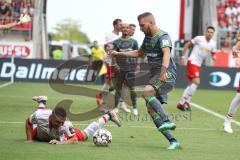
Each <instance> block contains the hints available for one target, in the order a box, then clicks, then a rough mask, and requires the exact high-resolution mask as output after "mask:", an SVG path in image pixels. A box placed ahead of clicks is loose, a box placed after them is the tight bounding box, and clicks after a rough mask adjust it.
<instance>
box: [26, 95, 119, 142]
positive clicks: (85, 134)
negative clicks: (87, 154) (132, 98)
mask: <svg viewBox="0 0 240 160" xmlns="http://www.w3.org/2000/svg"><path fill="white" fill-rule="evenodd" d="M33 100H34V101H36V102H38V103H39V106H38V108H37V110H36V111H35V112H34V113H33V114H32V115H30V116H29V118H28V119H27V120H26V136H27V141H26V143H32V142H33V141H34V140H38V141H44V142H48V143H49V144H77V143H78V142H80V141H86V140H87V139H88V138H90V137H92V136H93V134H94V132H95V131H97V130H98V129H100V128H103V126H104V125H105V123H106V122H107V121H109V120H111V121H113V122H114V123H116V124H117V125H118V126H119V127H120V126H121V124H120V121H119V119H118V116H117V114H116V113H115V111H114V110H112V111H109V112H108V113H107V114H104V115H103V116H102V117H101V118H99V119H98V120H97V121H96V122H92V123H91V124H90V125H88V126H87V127H86V128H85V129H84V130H82V131H81V130H79V129H78V128H75V127H73V125H72V123H71V122H70V121H69V120H68V118H67V113H66V111H65V109H64V108H62V107H55V108H54V109H53V110H49V109H46V101H47V97H46V96H35V97H33Z"/></svg>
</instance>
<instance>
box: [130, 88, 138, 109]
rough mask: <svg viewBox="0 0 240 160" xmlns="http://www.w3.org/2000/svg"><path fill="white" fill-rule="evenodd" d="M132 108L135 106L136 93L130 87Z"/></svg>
mask: <svg viewBox="0 0 240 160" xmlns="http://www.w3.org/2000/svg"><path fill="white" fill-rule="evenodd" d="M130 93H131V100H132V105H133V108H137V94H136V92H135V90H134V88H132V89H130Z"/></svg>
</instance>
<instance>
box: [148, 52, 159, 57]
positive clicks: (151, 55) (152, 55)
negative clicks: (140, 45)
mask: <svg viewBox="0 0 240 160" xmlns="http://www.w3.org/2000/svg"><path fill="white" fill-rule="evenodd" d="M146 55H147V56H148V57H157V56H158V54H157V53H146Z"/></svg>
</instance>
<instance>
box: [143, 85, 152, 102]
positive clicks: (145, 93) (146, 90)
mask: <svg viewBox="0 0 240 160" xmlns="http://www.w3.org/2000/svg"><path fill="white" fill-rule="evenodd" d="M154 92H155V91H154V88H153V87H152V86H150V85H148V86H146V87H145V88H144V90H143V94H142V97H143V98H144V99H146V98H147V97H149V96H154Z"/></svg>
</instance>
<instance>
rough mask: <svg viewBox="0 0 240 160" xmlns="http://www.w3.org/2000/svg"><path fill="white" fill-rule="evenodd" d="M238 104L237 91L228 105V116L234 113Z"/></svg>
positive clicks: (239, 96) (238, 96)
mask: <svg viewBox="0 0 240 160" xmlns="http://www.w3.org/2000/svg"><path fill="white" fill-rule="evenodd" d="M239 104H240V93H237V94H236V96H235V97H234V98H233V100H232V102H231V104H230V106H229V110H228V115H229V116H233V115H234V114H235V113H236V111H237V109H238V107H239Z"/></svg>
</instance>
